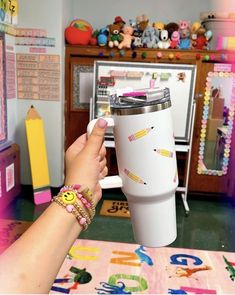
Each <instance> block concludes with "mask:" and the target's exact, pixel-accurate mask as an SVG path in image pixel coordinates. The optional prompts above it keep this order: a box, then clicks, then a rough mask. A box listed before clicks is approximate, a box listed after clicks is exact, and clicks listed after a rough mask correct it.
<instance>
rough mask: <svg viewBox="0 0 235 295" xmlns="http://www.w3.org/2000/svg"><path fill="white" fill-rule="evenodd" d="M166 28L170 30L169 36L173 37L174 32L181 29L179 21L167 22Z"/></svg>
mask: <svg viewBox="0 0 235 295" xmlns="http://www.w3.org/2000/svg"><path fill="white" fill-rule="evenodd" d="M164 29H165V30H167V31H168V34H169V38H170V39H171V35H172V34H173V32H176V31H179V25H178V24H177V23H174V22H171V23H168V24H166V25H165V27H164Z"/></svg>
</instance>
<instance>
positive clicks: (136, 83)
mask: <svg viewBox="0 0 235 295" xmlns="http://www.w3.org/2000/svg"><path fill="white" fill-rule="evenodd" d="M195 77H196V66H195V65H185V64H160V63H140V62H139V63H138V62H136V63H135V62H109V61H107V62H106V61H97V62H95V68H94V83H93V103H92V104H93V106H92V108H91V111H92V116H91V117H92V118H98V117H101V116H110V110H109V95H110V93H112V94H113V93H115V92H116V93H119V92H120V89H122V90H123V89H127V90H133V91H138V90H140V89H146V88H150V87H160V88H166V87H167V88H169V90H170V97H171V103H172V117H173V125H174V126H173V128H174V135H175V140H176V142H189V139H190V133H191V121H192V113H193V100H194V87H195Z"/></svg>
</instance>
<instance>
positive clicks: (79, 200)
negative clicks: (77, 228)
mask: <svg viewBox="0 0 235 295" xmlns="http://www.w3.org/2000/svg"><path fill="white" fill-rule="evenodd" d="M80 189H81V186H80V185H72V186H64V187H62V188H61V190H60V192H59V194H58V195H57V196H55V197H54V198H53V199H52V201H54V202H56V203H57V204H59V205H60V206H61V207H63V208H65V209H66V211H67V212H69V213H72V214H73V215H74V216H75V218H76V219H77V220H78V222H79V224H80V225H81V226H82V228H83V230H86V229H87V227H88V225H89V224H90V223H91V220H92V218H93V217H94V215H95V205H94V202H93V199H92V192H91V191H90V190H89V189H88V188H85V189H83V190H82V191H81V192H80V191H79V190H80ZM81 205H82V206H81Z"/></svg>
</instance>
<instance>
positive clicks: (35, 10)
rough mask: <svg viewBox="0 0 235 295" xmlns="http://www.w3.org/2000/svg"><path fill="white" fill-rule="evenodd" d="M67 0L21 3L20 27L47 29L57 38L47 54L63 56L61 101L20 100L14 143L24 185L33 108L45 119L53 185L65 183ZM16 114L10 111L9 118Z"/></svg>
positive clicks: (28, 177)
mask: <svg viewBox="0 0 235 295" xmlns="http://www.w3.org/2000/svg"><path fill="white" fill-rule="evenodd" d="M66 2H67V1H66V0H50V1H48V0H40V1H38V0H30V1H23V0H19V24H18V26H19V27H25V28H39V29H46V30H47V32H48V37H54V38H56V47H55V48H50V49H48V54H58V55H60V57H61V67H60V71H61V75H60V76H61V94H60V99H59V101H40V100H38V101H35V100H23V99H17V124H16V126H15V127H16V128H15V129H16V134H15V141H16V142H17V143H18V144H19V145H20V150H21V179H22V183H23V184H30V183H31V174H30V166H29V158H28V150H27V141H26V134H25V126H24V119H25V117H26V114H27V111H28V109H29V108H30V106H31V105H34V107H35V108H36V109H37V110H38V112H39V114H40V115H41V117H42V118H43V120H44V126H45V136H46V144H47V151H48V161H49V172H50V178H51V186H54V187H57V186H60V185H61V184H62V183H63V171H64V160H63V159H64V154H63V152H64V26H65V24H66V23H67V22H68V19H69V18H70V13H71V12H70V10H69V9H68V6H67V4H66ZM25 51H26V52H27V48H26V47H23V46H21V47H18V48H17V52H21V53H24V52H25ZM12 115H13V113H12V112H10V116H12Z"/></svg>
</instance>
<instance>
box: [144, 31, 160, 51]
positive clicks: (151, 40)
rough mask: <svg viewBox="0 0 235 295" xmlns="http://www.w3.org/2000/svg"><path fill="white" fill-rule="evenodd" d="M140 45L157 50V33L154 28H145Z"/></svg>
mask: <svg viewBox="0 0 235 295" xmlns="http://www.w3.org/2000/svg"><path fill="white" fill-rule="evenodd" d="M141 40H142V45H143V47H147V48H157V46H158V45H157V44H158V42H159V33H158V31H157V30H156V29H155V28H154V27H149V26H148V27H147V28H146V29H145V30H144V32H143V35H142V38H141Z"/></svg>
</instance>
